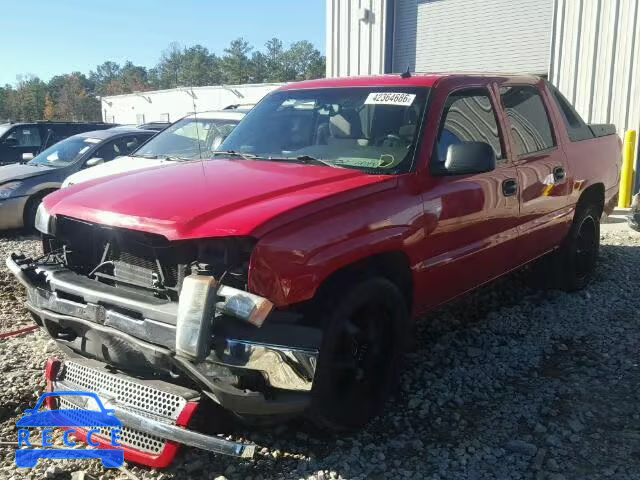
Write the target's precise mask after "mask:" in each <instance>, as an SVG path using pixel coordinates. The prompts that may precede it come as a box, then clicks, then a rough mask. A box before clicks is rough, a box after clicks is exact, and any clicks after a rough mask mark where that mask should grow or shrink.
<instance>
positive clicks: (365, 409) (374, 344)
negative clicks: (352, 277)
mask: <svg viewBox="0 0 640 480" xmlns="http://www.w3.org/2000/svg"><path fill="white" fill-rule="evenodd" d="M329 301H330V302H331V303H329ZM329 306H330V307H331V310H330V311H329V310H327V317H326V324H325V329H324V336H323V340H322V345H321V348H320V356H319V359H318V366H317V369H316V375H315V379H314V384H313V388H312V391H311V408H310V417H311V420H312V421H313V422H314V423H315V424H316V425H317V426H319V427H320V428H322V429H325V430H330V431H344V430H351V429H355V428H359V427H362V426H364V425H365V424H366V423H367V422H368V421H369V420H371V419H372V418H373V417H375V416H376V415H377V414H378V413H379V412H380V410H381V409H382V407H383V405H384V402H385V400H386V398H387V397H388V395H389V393H390V392H391V390H392V388H393V387H394V386H395V384H396V381H397V380H398V377H399V371H400V364H401V360H402V355H403V353H404V347H405V345H406V336H407V334H408V331H409V325H410V322H409V314H408V312H407V305H406V299H405V298H404V297H403V295H402V293H401V292H400V290H399V289H398V287H396V285H394V284H393V283H392V282H390V281H389V280H386V279H384V278H381V277H373V278H370V279H367V280H363V281H361V282H359V283H356V284H354V285H353V287H351V288H350V289H348V290H347V291H346V292H345V291H344V290H338V289H334V293H333V295H329V297H328V301H327V302H325V308H327V307H329Z"/></svg>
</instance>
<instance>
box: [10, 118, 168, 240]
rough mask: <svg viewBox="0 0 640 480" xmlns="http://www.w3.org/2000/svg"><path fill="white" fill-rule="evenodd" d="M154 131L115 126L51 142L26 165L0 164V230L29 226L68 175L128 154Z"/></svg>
mask: <svg viewBox="0 0 640 480" xmlns="http://www.w3.org/2000/svg"><path fill="white" fill-rule="evenodd" d="M156 133H157V132H154V131H150V130H140V129H139V128H123V127H119V128H114V129H109V130H96V131H92V132H85V133H80V134H78V135H74V136H72V137H69V138H67V139H65V140H62V141H61V142H58V143H56V144H55V145H52V146H51V147H49V148H47V149H46V150H44V151H43V152H42V153H40V154H39V155H37V156H36V157H35V158H33V160H31V161H29V162H28V163H26V164H14V165H6V166H2V167H0V230H7V229H11V228H21V227H27V228H31V227H32V226H33V222H34V219H35V214H36V210H37V208H38V205H39V204H40V202H41V201H42V199H43V198H44V196H45V195H48V194H49V193H51V192H53V191H55V190H57V189H58V188H60V186H61V185H62V182H63V181H64V180H65V178H67V177H68V176H69V175H72V174H74V173H76V172H78V171H80V170H82V169H84V168H89V167H93V166H94V165H99V164H101V163H104V162H108V161H110V160H113V159H114V158H116V157H120V156H123V155H129V154H130V153H131V152H133V151H134V150H137V148H138V147H139V146H141V145H142V144H143V143H145V142H146V141H147V140H148V139H149V138H151V137H152V136H153V135H155V134H156Z"/></svg>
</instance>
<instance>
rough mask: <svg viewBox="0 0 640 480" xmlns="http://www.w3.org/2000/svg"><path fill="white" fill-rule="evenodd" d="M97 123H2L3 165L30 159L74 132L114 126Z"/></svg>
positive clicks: (0, 156)
mask: <svg viewBox="0 0 640 480" xmlns="http://www.w3.org/2000/svg"><path fill="white" fill-rule="evenodd" d="M114 126H115V125H114V124H112V123H96V122H32V123H2V124H0V165H7V164H11V163H18V162H22V161H23V160H25V159H26V160H30V159H31V158H33V157H34V156H35V155H37V154H38V153H39V152H41V151H42V150H44V149H45V148H47V147H49V146H51V145H53V144H54V143H58V142H59V141H60V140H64V139H65V138H67V137H70V136H71V135H76V134H78V133H82V132H88V131H91V130H105V129H107V128H111V127H114Z"/></svg>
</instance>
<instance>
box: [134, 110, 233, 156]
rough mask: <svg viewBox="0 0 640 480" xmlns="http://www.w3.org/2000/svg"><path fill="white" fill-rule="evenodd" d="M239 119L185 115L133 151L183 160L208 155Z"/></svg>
mask: <svg viewBox="0 0 640 480" xmlns="http://www.w3.org/2000/svg"><path fill="white" fill-rule="evenodd" d="M239 122H240V120H232V119H215V120H214V119H203V118H198V119H196V118H183V119H182V120H180V121H178V122H176V123H174V124H173V125H171V126H170V127H168V128H166V129H165V130H163V131H161V132H160V133H158V135H156V136H155V137H153V138H152V139H151V140H149V141H148V142H147V143H145V144H144V145H143V146H142V147H140V148H139V149H138V150H137V151H136V152H135V153H134V154H133V155H134V156H136V157H147V158H165V157H173V158H178V159H183V160H191V159H195V158H208V157H211V152H213V151H214V150H217V149H218V147H219V146H220V144H221V143H222V141H223V140H224V139H225V138H227V136H228V135H229V133H231V131H232V130H233V129H234V127H235V126H236V125H237V124H238V123H239Z"/></svg>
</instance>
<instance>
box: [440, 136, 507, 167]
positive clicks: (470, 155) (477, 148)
mask: <svg viewBox="0 0 640 480" xmlns="http://www.w3.org/2000/svg"><path fill="white" fill-rule="evenodd" d="M495 168H496V153H495V152H494V150H493V148H492V147H491V145H489V144H488V143H485V142H464V143H459V144H456V145H449V148H448V149H447V158H446V160H445V162H444V169H445V171H446V173H447V174H448V175H469V174H472V173H484V172H490V171H492V170H495Z"/></svg>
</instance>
